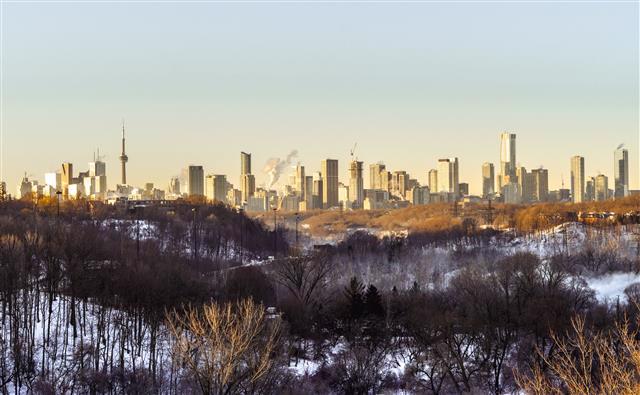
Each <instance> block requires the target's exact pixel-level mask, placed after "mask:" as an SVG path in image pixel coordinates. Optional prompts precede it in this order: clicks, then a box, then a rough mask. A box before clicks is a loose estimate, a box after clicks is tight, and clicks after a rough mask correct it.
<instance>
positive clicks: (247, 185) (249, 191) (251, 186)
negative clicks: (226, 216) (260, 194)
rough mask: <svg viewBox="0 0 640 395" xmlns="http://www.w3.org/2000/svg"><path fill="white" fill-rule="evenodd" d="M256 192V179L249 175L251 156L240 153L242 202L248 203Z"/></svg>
mask: <svg viewBox="0 0 640 395" xmlns="http://www.w3.org/2000/svg"><path fill="white" fill-rule="evenodd" d="M255 190H256V179H255V177H254V176H253V175H252V174H251V154H248V153H246V152H240V191H241V193H242V201H243V202H248V201H249V198H250V197H251V196H253V194H254V193H255Z"/></svg>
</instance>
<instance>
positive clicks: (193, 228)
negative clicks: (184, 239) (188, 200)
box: [191, 207, 198, 263]
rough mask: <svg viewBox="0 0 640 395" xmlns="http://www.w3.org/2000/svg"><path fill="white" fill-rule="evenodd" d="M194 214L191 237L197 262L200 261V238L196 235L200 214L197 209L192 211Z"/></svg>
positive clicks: (194, 257) (194, 259) (194, 258)
mask: <svg viewBox="0 0 640 395" xmlns="http://www.w3.org/2000/svg"><path fill="white" fill-rule="evenodd" d="M191 211H192V212H193V225H192V231H191V237H192V238H193V262H194V263H195V262H197V260H198V237H197V235H196V214H197V212H198V209H197V207H194V208H192V209H191Z"/></svg>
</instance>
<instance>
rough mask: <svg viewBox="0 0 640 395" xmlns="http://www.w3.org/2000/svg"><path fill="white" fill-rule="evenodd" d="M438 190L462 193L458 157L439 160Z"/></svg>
mask: <svg viewBox="0 0 640 395" xmlns="http://www.w3.org/2000/svg"><path fill="white" fill-rule="evenodd" d="M437 192H446V193H453V194H454V196H455V197H457V196H458V195H459V194H460V190H459V185H458V158H449V159H439V160H438V188H437Z"/></svg>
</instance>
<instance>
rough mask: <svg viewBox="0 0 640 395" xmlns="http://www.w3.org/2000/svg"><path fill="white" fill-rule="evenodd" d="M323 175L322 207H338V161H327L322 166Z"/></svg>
mask: <svg viewBox="0 0 640 395" xmlns="http://www.w3.org/2000/svg"><path fill="white" fill-rule="evenodd" d="M320 169H321V173H322V187H323V188H322V206H323V207H324V208H331V207H337V206H338V160H337V159H325V160H323V161H322V163H321V164H320Z"/></svg>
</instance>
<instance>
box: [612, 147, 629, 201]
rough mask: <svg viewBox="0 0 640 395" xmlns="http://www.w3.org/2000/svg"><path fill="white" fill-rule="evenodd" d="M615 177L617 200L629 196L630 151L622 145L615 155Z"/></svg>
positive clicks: (615, 195)
mask: <svg viewBox="0 0 640 395" xmlns="http://www.w3.org/2000/svg"><path fill="white" fill-rule="evenodd" d="M613 159H614V167H613V175H614V178H615V179H614V182H615V192H614V197H615V198H616V199H620V198H623V197H625V196H629V151H627V149H626V148H623V147H622V145H620V146H619V147H618V148H617V149H616V150H615V152H614V153H613Z"/></svg>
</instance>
